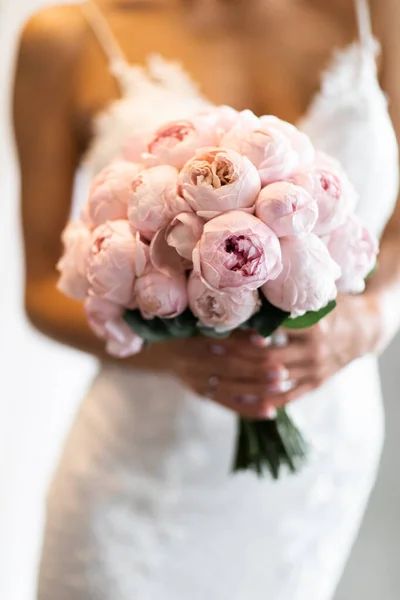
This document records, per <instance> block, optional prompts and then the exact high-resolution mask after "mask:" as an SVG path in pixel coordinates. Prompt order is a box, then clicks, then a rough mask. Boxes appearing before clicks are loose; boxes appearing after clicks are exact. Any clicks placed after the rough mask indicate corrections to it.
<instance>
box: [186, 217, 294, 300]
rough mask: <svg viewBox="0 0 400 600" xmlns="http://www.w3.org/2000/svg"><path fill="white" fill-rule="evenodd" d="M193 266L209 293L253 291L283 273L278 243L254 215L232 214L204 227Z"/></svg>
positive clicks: (268, 229) (195, 250) (210, 222)
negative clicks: (208, 287) (209, 288)
mask: <svg viewBox="0 0 400 600" xmlns="http://www.w3.org/2000/svg"><path fill="white" fill-rule="evenodd" d="M193 266H194V269H195V271H196V273H197V274H198V275H199V276H200V277H201V279H202V280H203V281H204V282H205V283H206V285H208V286H210V287H211V288H212V289H215V290H221V291H224V290H228V291H240V290H255V289H257V288H259V287H260V286H262V285H263V284H264V283H265V282H266V281H268V280H270V279H275V278H276V277H277V276H278V275H279V273H280V271H281V269H282V263H281V249H280V245H279V240H278V238H277V237H276V235H275V233H274V232H273V231H272V229H270V228H269V227H268V226H267V225H265V224H264V223H263V222H262V221H260V220H259V219H257V218H256V217H254V216H253V215H249V214H247V213H244V212H241V211H238V210H235V211H231V212H228V213H225V214H223V215H220V216H218V217H215V219H212V220H211V221H209V222H208V223H206V225H205V227H204V231H203V235H202V236H201V238H200V240H199V242H198V244H197V246H196V248H195V249H194V251H193Z"/></svg>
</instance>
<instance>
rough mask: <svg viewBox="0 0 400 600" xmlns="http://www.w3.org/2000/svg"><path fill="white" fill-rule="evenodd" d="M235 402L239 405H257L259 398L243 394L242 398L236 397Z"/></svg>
mask: <svg viewBox="0 0 400 600" xmlns="http://www.w3.org/2000/svg"><path fill="white" fill-rule="evenodd" d="M235 399H236V402H239V403H240V404H257V402H259V400H260V399H259V397H258V396H256V395H254V394H245V395H244V396H236V398H235Z"/></svg>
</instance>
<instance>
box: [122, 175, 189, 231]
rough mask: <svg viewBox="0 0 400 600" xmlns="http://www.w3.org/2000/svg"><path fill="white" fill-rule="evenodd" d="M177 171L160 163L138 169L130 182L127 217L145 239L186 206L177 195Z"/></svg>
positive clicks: (185, 208)
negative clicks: (138, 172) (143, 169)
mask: <svg viewBox="0 0 400 600" xmlns="http://www.w3.org/2000/svg"><path fill="white" fill-rule="evenodd" d="M177 180H178V171H177V170H176V169H175V168H174V167H170V166H168V165H161V166H159V167H153V168H151V169H146V170H145V171H142V172H141V173H140V174H139V175H138V176H137V177H136V178H135V179H134V181H133V182H132V185H131V191H130V197H129V206H128V219H129V222H130V223H131V226H132V227H133V228H134V229H135V230H137V231H139V232H140V233H141V234H142V235H143V236H144V237H145V238H146V239H148V240H151V239H152V237H153V236H154V234H155V233H156V232H157V231H158V230H159V229H161V228H162V227H164V226H165V225H166V224H167V223H168V222H169V221H170V220H171V219H172V218H173V217H174V216H175V215H177V214H178V213H180V212H182V211H185V210H188V211H190V208H189V206H188V205H187V204H186V202H185V201H184V200H183V198H181V197H180V196H178V195H177Z"/></svg>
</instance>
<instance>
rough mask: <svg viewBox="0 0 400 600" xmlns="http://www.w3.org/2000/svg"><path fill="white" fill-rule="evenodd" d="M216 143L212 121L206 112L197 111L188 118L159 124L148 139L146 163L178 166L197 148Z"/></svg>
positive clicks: (216, 138) (216, 136)
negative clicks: (198, 112)
mask: <svg viewBox="0 0 400 600" xmlns="http://www.w3.org/2000/svg"><path fill="white" fill-rule="evenodd" d="M217 143H218V135H217V131H216V128H215V123H214V121H213V119H212V118H210V117H209V116H208V115H203V116H202V115H198V116H196V117H194V118H193V119H191V120H190V121H189V120H181V121H171V122H170V123H167V124H166V125H164V126H162V127H160V128H159V129H158V130H157V131H156V133H155V134H154V136H153V138H152V139H151V140H150V142H149V144H148V154H147V155H146V156H145V158H146V164H148V165H149V166H154V165H171V166H173V167H176V168H177V169H181V168H182V167H183V165H184V164H185V163H186V162H187V161H188V160H189V159H190V158H191V157H192V156H193V155H194V154H195V152H196V150H197V149H198V148H204V147H206V146H215V145H216V144H217Z"/></svg>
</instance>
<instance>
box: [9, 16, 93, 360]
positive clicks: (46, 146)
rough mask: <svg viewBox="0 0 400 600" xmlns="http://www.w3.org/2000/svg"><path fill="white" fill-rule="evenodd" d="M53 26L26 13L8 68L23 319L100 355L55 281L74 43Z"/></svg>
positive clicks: (66, 194) (70, 133)
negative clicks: (19, 211) (12, 62)
mask: <svg viewBox="0 0 400 600" xmlns="http://www.w3.org/2000/svg"><path fill="white" fill-rule="evenodd" d="M60 16H61V15H60ZM59 33H60V31H59V30H58V28H57V26H56V24H55V23H54V22H52V21H51V20H50V19H49V22H46V18H43V16H36V17H33V18H32V19H31V21H30V22H29V23H28V25H27V26H26V27H25V30H24V32H23V34H22V37H21V43H20V47H19V53H18V59H17V68H16V75H15V85H14V130H15V139H16V145H17V152H18V158H19V165H20V186H21V192H20V193H21V200H22V224H23V235H24V242H25V307H26V314H27V316H28V318H29V320H30V321H31V323H32V324H33V325H34V326H35V327H36V328H38V329H39V330H40V331H42V332H43V333H45V334H46V335H48V336H50V337H52V338H54V339H56V340H58V341H61V342H62V343H65V344H68V345H71V346H74V347H76V348H79V349H81V350H84V351H87V352H91V353H93V354H96V355H98V356H101V355H102V345H101V344H100V343H99V341H98V340H97V339H96V338H95V336H94V335H93V334H92V332H91V331H90V329H89V327H88V326H87V324H86V320H85V317H84V313H83V309H82V306H81V305H80V304H79V303H77V302H74V301H73V300H70V299H68V298H66V297H65V296H63V295H62V294H61V293H59V292H58V291H57V289H56V282H57V272H56V268H55V265H56V263H57V260H58V258H59V256H60V252H61V245H60V235H61V232H62V230H63V228H64V226H65V223H66V221H67V219H68V215H69V211H70V204H71V197H72V191H73V181H74V174H75V171H76V168H77V166H78V163H79V160H80V158H81V153H82V144H81V142H80V139H79V135H78V132H77V127H76V124H75V114H74V92H75V87H74V72H75V65H76V56H75V55H76V50H75V48H76V46H77V44H76V41H75V43H74V41H73V40H72V39H71V40H69V39H64V38H63V36H62V35H61V36H59V35H58V34H59ZM65 37H67V36H65Z"/></svg>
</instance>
